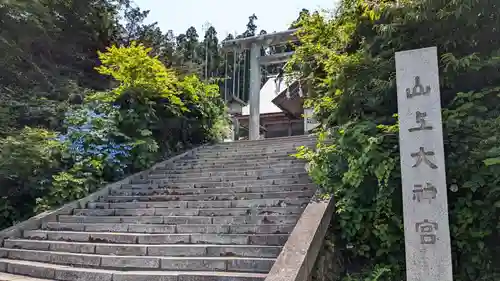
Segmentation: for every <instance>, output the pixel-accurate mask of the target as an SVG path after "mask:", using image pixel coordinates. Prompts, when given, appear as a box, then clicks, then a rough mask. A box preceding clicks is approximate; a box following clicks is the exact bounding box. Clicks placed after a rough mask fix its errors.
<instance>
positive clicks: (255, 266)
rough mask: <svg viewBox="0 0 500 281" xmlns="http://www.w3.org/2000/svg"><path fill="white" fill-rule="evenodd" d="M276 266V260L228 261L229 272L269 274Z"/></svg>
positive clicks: (248, 259) (243, 259)
mask: <svg viewBox="0 0 500 281" xmlns="http://www.w3.org/2000/svg"><path fill="white" fill-rule="evenodd" d="M273 264H274V259H265V258H260V259H251V258H246V259H245V258H237V259H229V260H228V261H227V270H229V271H242V272H265V273H267V272H269V270H271V267H272V266H273Z"/></svg>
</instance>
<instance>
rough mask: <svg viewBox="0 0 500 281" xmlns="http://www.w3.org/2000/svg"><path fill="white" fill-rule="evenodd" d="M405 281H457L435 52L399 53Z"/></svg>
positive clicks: (429, 50) (427, 50)
mask: <svg viewBox="0 0 500 281" xmlns="http://www.w3.org/2000/svg"><path fill="white" fill-rule="evenodd" d="M395 57H396V84H397V92H398V113H399V115H398V118H399V147H400V153H401V182H402V188H403V192H402V193H403V219H404V233H405V246H406V247H405V248H406V280H407V281H424V280H425V281H453V272H452V259H451V244H450V226H449V221H448V199H447V185H446V168H445V158H446V155H445V151H444V146H443V127H442V118H441V94H440V85H439V69H438V52H437V48H436V47H431V48H424V49H418V50H409V51H404V52H397V53H396V56H395Z"/></svg>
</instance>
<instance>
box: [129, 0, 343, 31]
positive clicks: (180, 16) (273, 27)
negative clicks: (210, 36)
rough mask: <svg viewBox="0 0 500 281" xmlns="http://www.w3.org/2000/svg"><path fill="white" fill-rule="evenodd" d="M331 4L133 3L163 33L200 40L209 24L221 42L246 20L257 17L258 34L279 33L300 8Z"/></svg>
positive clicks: (322, 0) (236, 0) (303, 0)
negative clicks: (193, 33)
mask: <svg viewBox="0 0 500 281" xmlns="http://www.w3.org/2000/svg"><path fill="white" fill-rule="evenodd" d="M335 2H336V1H335V0H243V1H242V0H134V3H135V4H137V5H138V6H139V7H140V8H141V9H143V10H150V13H149V17H148V21H149V22H155V21H156V22H158V24H159V26H160V28H161V29H162V30H163V31H164V32H166V31H167V30H169V29H172V30H173V31H174V33H175V34H176V35H177V34H179V33H184V32H185V31H186V30H187V29H188V28H189V27H190V26H194V27H196V30H197V31H198V34H199V35H200V37H201V36H203V26H204V24H205V23H207V22H209V23H210V24H211V25H213V26H214V27H215V29H216V30H217V32H218V37H219V38H220V39H224V38H225V37H226V36H227V34H229V33H234V32H235V31H236V32H237V33H242V32H243V31H245V29H246V24H247V22H248V17H249V16H250V15H252V14H253V13H255V14H256V15H257V17H258V20H257V26H258V28H257V29H258V31H260V30H261V29H265V30H266V31H267V32H273V31H281V30H285V29H287V28H288V26H289V25H290V23H291V22H293V21H294V20H295V19H296V18H297V16H298V15H299V12H300V10H302V8H306V9H309V10H310V11H315V10H319V9H332V8H334V5H335Z"/></svg>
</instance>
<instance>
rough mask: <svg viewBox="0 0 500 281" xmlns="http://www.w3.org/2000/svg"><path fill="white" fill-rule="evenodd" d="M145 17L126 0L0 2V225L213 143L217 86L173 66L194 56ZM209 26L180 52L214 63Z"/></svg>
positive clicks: (217, 134)
mask: <svg viewBox="0 0 500 281" xmlns="http://www.w3.org/2000/svg"><path fill="white" fill-rule="evenodd" d="M147 14H148V12H147V11H141V10H140V9H139V8H137V7H133V6H132V5H131V3H130V1H128V0H78V1H74V0H56V1H45V0H41V1H27V0H21V1H3V2H2V3H0V19H1V20H0V26H1V31H0V51H1V52H0V69H1V71H0V72H1V73H0V74H1V75H0V208H1V210H2V213H1V214H0V228H3V227H6V226H9V225H11V224H12V223H14V222H16V221H20V220H24V219H26V218H27V217H29V216H31V215H33V214H34V213H36V212H40V211H43V210H46V209H49V208H53V207H55V206H59V205H61V204H63V203H65V202H68V201H70V200H74V199H76V198H81V197H83V196H85V195H87V194H88V193H89V192H92V191H94V190H96V189H97V188H99V187H101V186H102V185H104V184H105V183H107V182H111V181H115V180H117V179H119V178H121V177H123V176H125V175H127V174H130V173H132V172H135V171H137V170H142V169H144V168H146V167H148V166H150V165H151V164H152V163H153V162H156V161H159V160H161V159H164V158H167V157H169V156H170V155H172V154H174V153H177V152H178V151H182V150H185V149H188V148H190V147H193V146H196V145H198V144H201V143H206V142H212V141H217V140H220V139H221V138H223V137H224V136H225V134H226V133H227V132H226V131H227V125H228V123H227V122H228V121H227V119H226V113H225V107H224V102H223V100H222V99H221V98H220V96H221V94H220V92H219V88H218V86H217V85H214V84H210V81H206V82H205V81H201V80H200V79H199V78H198V77H199V76H200V73H198V72H197V71H196V69H198V68H199V67H188V68H186V67H184V66H186V65H193V63H192V62H195V63H194V64H203V63H205V61H203V60H200V59H199V58H201V56H200V55H197V56H193V55H191V56H189V55H188V54H187V53H188V52H190V51H192V50H187V49H186V48H187V46H185V45H182V44H176V37H175V36H174V35H173V33H172V32H171V31H169V32H167V33H163V32H162V31H161V30H160V29H159V28H158V26H157V25H156V24H144V23H143V21H144V20H145V18H146V17H147ZM20 29H22V30H23V32H19V30H20ZM209 31H210V33H209V36H206V40H212V41H210V42H207V44H202V42H198V38H197V35H196V34H195V33H196V31H195V30H194V28H191V33H190V35H191V36H192V38H191V39H190V40H191V43H192V44H193V45H195V47H196V52H191V54H195V53H198V54H199V53H202V52H205V51H206V50H205V47H207V48H212V49H211V52H212V53H217V55H218V56H219V57H220V55H219V49H218V48H219V44H218V42H217V38H216V34H217V33H216V31H215V29H214V28H211V30H209ZM207 32H208V31H207ZM179 36H180V35H179ZM181 37H182V36H181ZM135 42H138V43H135ZM119 46H126V47H119ZM145 46H147V47H145ZM108 47H109V48H108ZM183 56H184V57H189V58H190V59H191V62H189V61H187V60H181V59H180V58H181V57H183ZM222 63H223V62H221V61H219V62H217V65H216V63H215V62H214V63H213V65H214V68H218V67H220V64H222ZM201 77H203V76H201ZM203 78H208V77H203Z"/></svg>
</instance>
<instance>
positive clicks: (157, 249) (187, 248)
mask: <svg viewBox="0 0 500 281" xmlns="http://www.w3.org/2000/svg"><path fill="white" fill-rule="evenodd" d="M147 250H148V255H150V256H159V257H168V256H170V257H188V256H189V257H201V256H204V255H206V254H207V249H206V246H205V245H149V246H148V247H147Z"/></svg>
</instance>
